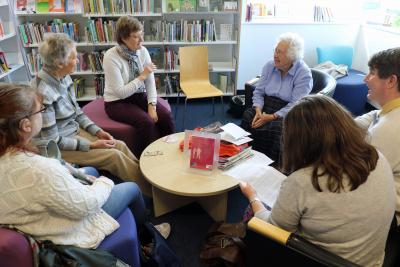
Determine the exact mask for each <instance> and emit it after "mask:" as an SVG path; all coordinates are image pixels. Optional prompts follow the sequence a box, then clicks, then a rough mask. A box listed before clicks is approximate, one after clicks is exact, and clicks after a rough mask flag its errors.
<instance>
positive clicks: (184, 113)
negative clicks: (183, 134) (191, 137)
mask: <svg viewBox="0 0 400 267" xmlns="http://www.w3.org/2000/svg"><path fill="white" fill-rule="evenodd" d="M186 104H187V97H186V98H185V109H184V111H183V121H182V131H185V117H186Z"/></svg>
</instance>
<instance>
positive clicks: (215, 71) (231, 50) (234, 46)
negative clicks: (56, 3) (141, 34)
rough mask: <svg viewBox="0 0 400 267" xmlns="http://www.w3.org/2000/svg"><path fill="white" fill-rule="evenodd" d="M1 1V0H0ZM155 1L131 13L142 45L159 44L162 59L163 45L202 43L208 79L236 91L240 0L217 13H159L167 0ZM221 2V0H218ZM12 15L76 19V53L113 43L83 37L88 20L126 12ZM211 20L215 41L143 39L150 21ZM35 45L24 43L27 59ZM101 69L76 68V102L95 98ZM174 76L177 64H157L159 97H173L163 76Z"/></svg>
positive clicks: (43, 19) (32, 19)
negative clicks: (151, 8) (82, 86)
mask: <svg viewBox="0 0 400 267" xmlns="http://www.w3.org/2000/svg"><path fill="white" fill-rule="evenodd" d="M0 1H1V0H0ZM155 1H158V3H156V4H155V5H156V8H155V11H156V12H155V13H141V12H138V13H133V16H135V17H137V18H138V19H139V20H141V21H144V23H145V41H144V43H143V45H144V46H145V47H146V48H151V47H159V48H160V51H161V53H162V57H163V58H164V51H165V48H166V47H168V48H170V49H171V50H174V51H177V50H178V49H179V47H180V46H189V45H206V46H208V48H209V65H210V79H211V82H212V83H214V84H215V85H216V86H217V87H219V76H220V75H222V74H223V75H225V76H228V82H227V88H226V91H225V92H224V93H225V95H234V94H235V93H236V87H237V86H236V80H237V68H238V64H237V59H238V52H239V41H238V40H239V36H240V1H239V2H238V11H220V12H162V10H161V7H162V6H163V5H164V4H165V3H163V2H162V1H167V0H155ZM221 1H222V0H221ZM15 14H16V17H17V19H18V23H19V24H23V23H27V22H32V23H41V24H43V23H45V22H46V21H51V20H53V19H54V18H61V19H63V20H64V21H66V22H76V23H78V24H79V42H77V43H76V45H77V50H78V52H82V53H84V52H88V53H89V52H99V51H104V50H107V49H109V48H111V47H113V46H115V45H116V44H117V43H116V42H88V39H87V37H86V36H85V34H84V33H85V25H86V23H87V22H88V21H89V20H90V19H99V18H102V19H103V20H117V19H118V18H119V17H121V16H125V15H127V14H120V13H112V14H93V13H84V12H83V13H72V14H71V13H40V14H27V13H20V12H16V13H15ZM202 19H203V20H210V21H215V24H216V33H217V40H216V41H210V42H170V41H164V40H155V41H154V40H146V39H148V38H147V37H149V36H150V33H149V29H148V27H146V25H149V23H151V22H152V21H164V22H172V21H180V20H188V21H191V22H193V21H200V20H202ZM220 24H231V25H232V28H233V34H232V39H231V40H230V41H219V40H218V39H219V34H220V29H219V25H220ZM38 46H39V45H38V44H28V45H24V46H23V48H24V51H25V53H24V55H25V57H26V60H27V62H28V61H29V60H28V57H27V53H29V52H30V51H32V49H37V47H38ZM35 74H36V72H35V71H33V70H31V71H30V75H31V76H32V77H33V76H34V75H35ZM103 74H104V73H103V72H102V71H95V72H93V71H90V70H85V71H76V72H74V73H73V74H72V75H71V76H72V78H75V77H82V78H84V79H85V82H86V91H85V94H84V95H83V96H82V97H80V98H78V101H89V100H92V99H94V98H96V94H95V90H94V84H93V80H94V79H91V76H95V75H103ZM167 75H168V76H176V75H179V66H177V67H176V68H175V69H172V70H171V69H164V66H158V69H157V70H156V71H155V76H156V81H157V80H158V86H157V90H158V95H159V96H161V97H176V96H177V94H176V93H175V92H174V93H169V94H167V93H166V89H165V82H164V79H165V76H167Z"/></svg>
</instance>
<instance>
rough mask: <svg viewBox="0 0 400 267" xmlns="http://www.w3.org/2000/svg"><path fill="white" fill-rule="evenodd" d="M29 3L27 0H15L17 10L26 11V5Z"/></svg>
mask: <svg viewBox="0 0 400 267" xmlns="http://www.w3.org/2000/svg"><path fill="white" fill-rule="evenodd" d="M27 5H28V1H27V0H17V1H16V2H15V10H17V11H26V6H27Z"/></svg>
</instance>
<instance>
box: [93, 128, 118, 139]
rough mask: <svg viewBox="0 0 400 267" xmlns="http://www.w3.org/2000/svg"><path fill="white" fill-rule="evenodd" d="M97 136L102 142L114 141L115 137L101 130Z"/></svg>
mask: <svg viewBox="0 0 400 267" xmlns="http://www.w3.org/2000/svg"><path fill="white" fill-rule="evenodd" d="M96 136H97V137H98V138H99V139H102V140H114V137H113V136H112V135H111V134H109V133H107V132H106V131H103V130H100V131H98V132H97V133H96Z"/></svg>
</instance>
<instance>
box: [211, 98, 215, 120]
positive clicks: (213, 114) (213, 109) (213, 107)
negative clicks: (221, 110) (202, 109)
mask: <svg viewBox="0 0 400 267" xmlns="http://www.w3.org/2000/svg"><path fill="white" fill-rule="evenodd" d="M212 104H213V116H214V115H215V103H214V97H213V98H212Z"/></svg>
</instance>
